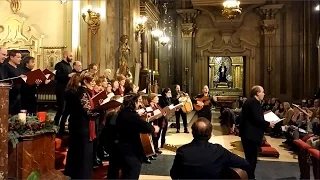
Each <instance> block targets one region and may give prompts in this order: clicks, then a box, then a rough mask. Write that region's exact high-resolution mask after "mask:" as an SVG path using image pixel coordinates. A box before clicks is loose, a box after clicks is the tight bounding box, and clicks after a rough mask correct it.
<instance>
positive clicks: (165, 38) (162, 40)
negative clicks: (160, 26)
mask: <svg viewBox="0 0 320 180" xmlns="http://www.w3.org/2000/svg"><path fill="white" fill-rule="evenodd" d="M169 41H170V38H169V37H168V36H162V37H160V38H159V42H160V44H161V45H162V46H165V45H167V44H168V42H169Z"/></svg>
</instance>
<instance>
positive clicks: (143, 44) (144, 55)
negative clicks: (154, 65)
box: [141, 32, 148, 71]
mask: <svg viewBox="0 0 320 180" xmlns="http://www.w3.org/2000/svg"><path fill="white" fill-rule="evenodd" d="M146 36H147V34H146V33H145V32H144V33H142V34H141V53H142V70H143V71H147V70H148V46H147V37H146Z"/></svg>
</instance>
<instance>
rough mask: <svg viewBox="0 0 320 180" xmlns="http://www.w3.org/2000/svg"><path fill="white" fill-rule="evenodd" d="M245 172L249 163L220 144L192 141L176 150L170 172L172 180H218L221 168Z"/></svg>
mask: <svg viewBox="0 0 320 180" xmlns="http://www.w3.org/2000/svg"><path fill="white" fill-rule="evenodd" d="M229 167H233V168H241V169H243V170H247V169H248V168H249V163H248V162H247V161H246V160H245V159H243V158H241V157H239V156H237V155H235V154H233V153H231V152H230V151H228V150H227V149H225V148H224V147H222V146H221V145H220V144H212V143H209V142H208V140H197V139H194V140H193V141H192V142H191V143H189V144H186V145H183V146H181V147H179V148H178V150H177V153H176V156H175V159H174V161H173V165H172V168H171V171H170V176H171V178H172V179H220V177H221V176H220V174H221V170H222V169H223V168H229Z"/></svg>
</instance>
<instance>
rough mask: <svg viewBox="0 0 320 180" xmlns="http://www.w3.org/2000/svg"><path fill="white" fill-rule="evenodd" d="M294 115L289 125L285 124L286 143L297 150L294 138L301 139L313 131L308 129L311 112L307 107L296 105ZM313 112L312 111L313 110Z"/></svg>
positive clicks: (292, 149)
mask: <svg viewBox="0 0 320 180" xmlns="http://www.w3.org/2000/svg"><path fill="white" fill-rule="evenodd" d="M293 109H294V115H293V117H292V120H291V121H290V122H289V126H285V129H286V133H285V136H286V139H287V140H286V141H285V143H286V144H288V145H289V146H290V147H291V148H290V150H291V151H295V150H296V145H295V144H294V143H293V140H296V139H301V138H303V137H304V136H306V135H308V134H310V133H313V132H312V131H311V132H310V131H308V129H307V127H308V123H310V114H309V113H310V112H309V111H308V109H307V108H302V112H301V109H299V108H297V107H294V108H293ZM311 113H312V112H311Z"/></svg>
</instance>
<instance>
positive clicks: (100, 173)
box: [55, 137, 109, 179]
mask: <svg viewBox="0 0 320 180" xmlns="http://www.w3.org/2000/svg"><path fill="white" fill-rule="evenodd" d="M55 144H56V153H55V154H56V161H55V168H56V169H57V170H59V171H61V172H63V171H64V167H65V165H66V157H67V144H68V137H63V138H61V139H60V138H56V139H55ZM108 165H109V162H105V163H103V166H102V167H96V168H94V170H93V177H92V179H106V177H107V171H108Z"/></svg>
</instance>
